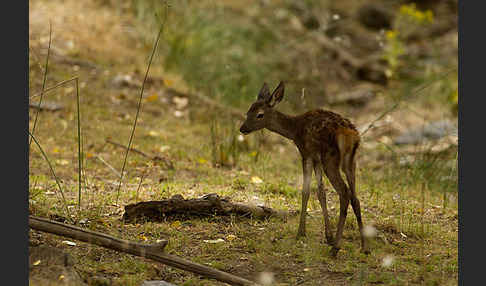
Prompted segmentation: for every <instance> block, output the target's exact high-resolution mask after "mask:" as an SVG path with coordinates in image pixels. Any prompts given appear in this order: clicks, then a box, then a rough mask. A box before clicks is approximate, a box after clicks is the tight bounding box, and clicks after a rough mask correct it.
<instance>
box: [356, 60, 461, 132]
mask: <svg viewBox="0 0 486 286" xmlns="http://www.w3.org/2000/svg"><path fill="white" fill-rule="evenodd" d="M455 70H456V69H455V68H454V69H451V70H449V71H447V72H445V73H444V74H443V75H442V76H440V77H439V78H437V79H435V80H432V81H430V82H427V83H425V84H423V85H422V86H420V87H418V88H417V89H416V90H415V91H413V92H412V93H411V94H410V95H409V97H412V96H414V95H417V94H419V93H420V92H422V91H424V90H425V89H426V88H428V87H429V86H431V85H432V84H433V83H435V82H436V81H438V80H441V79H443V78H445V77H446V76H447V75H449V74H450V73H451V72H453V71H455ZM405 97H407V96H406V95H405V96H402V97H401V98H400V100H399V101H398V102H397V103H395V104H394V105H393V106H392V107H390V108H389V109H387V110H385V111H384V112H383V113H382V114H380V115H379V116H378V117H377V118H376V119H375V120H373V121H372V122H371V123H370V124H369V125H368V127H367V128H366V129H365V130H364V131H363V132H361V136H364V135H365V134H366V132H368V130H370V129H371V128H373V127H374V125H375V123H376V122H378V121H379V120H381V119H382V118H383V117H385V115H387V114H388V113H390V112H392V111H393V110H395V109H396V108H397V107H398V106H399V105H400V103H401V100H402V99H403V98H405Z"/></svg>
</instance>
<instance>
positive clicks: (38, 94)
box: [30, 76, 78, 98]
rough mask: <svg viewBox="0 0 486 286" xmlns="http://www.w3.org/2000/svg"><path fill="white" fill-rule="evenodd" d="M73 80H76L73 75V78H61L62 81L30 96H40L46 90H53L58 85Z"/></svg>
mask: <svg viewBox="0 0 486 286" xmlns="http://www.w3.org/2000/svg"><path fill="white" fill-rule="evenodd" d="M74 80H78V77H77V76H75V77H73V78H70V79H66V80H63V81H61V82H59V83H58V84H56V85H54V86H51V87H48V88H46V89H44V90H43V91H42V92H39V93H37V94H34V95H31V96H30V98H34V97H37V96H40V95H42V94H44V93H47V92H49V91H51V90H54V89H56V88H58V87H60V86H61V85H64V84H66V83H68V82H71V81H74Z"/></svg>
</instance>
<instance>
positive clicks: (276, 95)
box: [267, 81, 285, 107]
mask: <svg viewBox="0 0 486 286" xmlns="http://www.w3.org/2000/svg"><path fill="white" fill-rule="evenodd" d="M284 89H285V85H284V82H283V81H280V83H279V84H278V86H277V87H276V88H275V90H274V91H273V92H272V96H270V98H269V99H268V100H267V103H268V105H270V107H274V106H275V105H277V104H278V103H279V102H280V101H282V99H283V96H284Z"/></svg>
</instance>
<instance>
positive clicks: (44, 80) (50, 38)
mask: <svg viewBox="0 0 486 286" xmlns="http://www.w3.org/2000/svg"><path fill="white" fill-rule="evenodd" d="M51 41H52V23H51V22H50V21H49V46H48V47H47V57H46V65H45V68H44V78H43V80H42V91H41V94H40V95H41V97H40V99H39V105H38V108H37V112H36V114H35V119H34V125H33V126H32V134H35V127H36V126H37V119H38V118H39V113H40V106H41V103H42V98H43V97H44V96H43V95H44V88H45V87H46V81H47V69H48V67H49V55H50V53H51ZM33 138H34V137H30V141H29V149H30V145H31V144H32V139H33Z"/></svg>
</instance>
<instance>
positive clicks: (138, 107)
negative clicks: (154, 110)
mask: <svg viewBox="0 0 486 286" xmlns="http://www.w3.org/2000/svg"><path fill="white" fill-rule="evenodd" d="M167 9H168V6H167V2H166V8H165V17H164V22H163V23H162V24H161V25H160V29H159V33H158V34H157V39H156V40H155V44H154V48H153V50H152V53H151V54H150V59H149V63H148V66H147V71H146V72H145V77H144V78H143V82H142V88H141V89H140V97H139V98H138V105H137V113H136V114H135V121H134V122H133V128H132V133H131V134H130V139H129V141H128V147H127V151H126V152H125V159H124V160H123V166H122V170H121V176H120V182H119V184H118V188H117V191H116V205H118V199H119V197H120V188H121V184H122V181H123V174H124V171H125V166H126V163H127V158H128V152H129V151H130V147H131V146H132V140H133V135H134V134H135V127H136V126H137V120H138V115H139V113H140V108H141V105H142V97H143V90H144V88H145V82H146V81H147V76H148V73H149V70H150V66H151V65H152V59H153V57H154V54H155V51H156V49H157V45H158V44H159V40H160V35H161V34H162V30H163V28H164V26H165V22H166V21H167Z"/></svg>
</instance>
